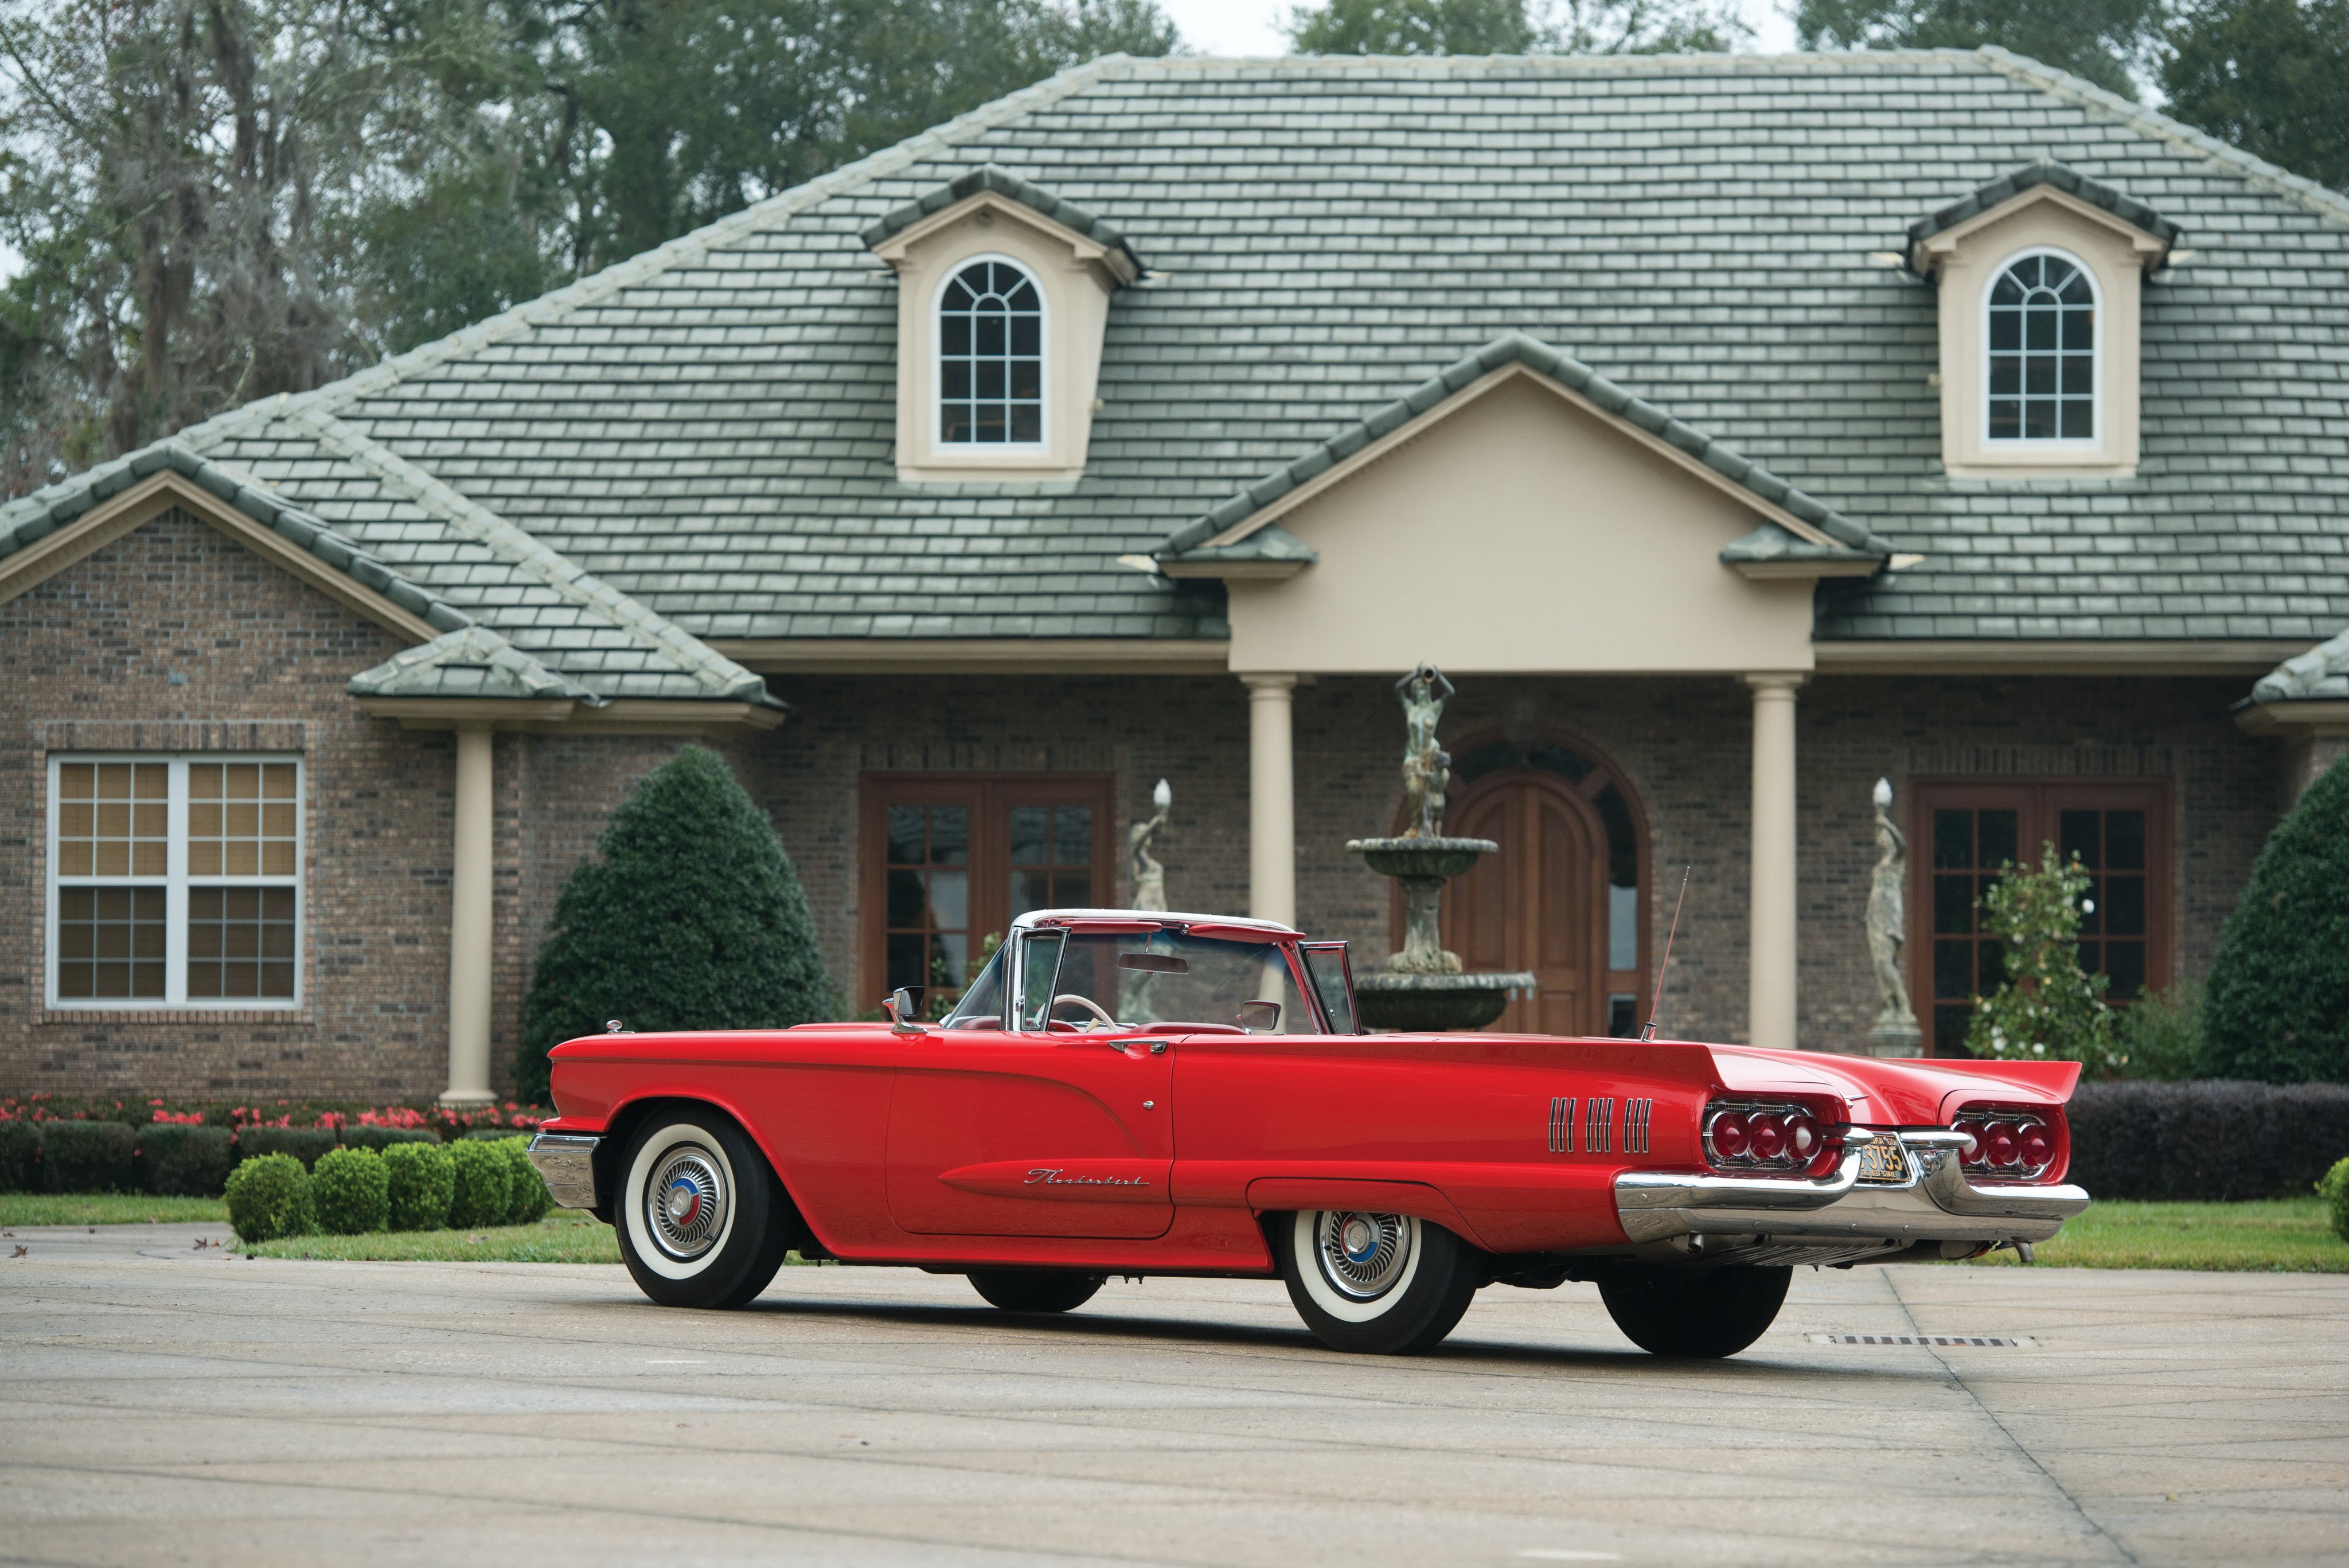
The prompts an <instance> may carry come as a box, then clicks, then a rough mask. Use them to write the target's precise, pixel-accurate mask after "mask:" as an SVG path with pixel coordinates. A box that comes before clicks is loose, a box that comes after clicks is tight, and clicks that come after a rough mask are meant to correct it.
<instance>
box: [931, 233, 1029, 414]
mask: <svg viewBox="0 0 2349 1568" xmlns="http://www.w3.org/2000/svg"><path fill="white" fill-rule="evenodd" d="M980 262H996V263H999V264H1000V265H1004V266H1008V267H1009V268H1011V269H1012V270H1013V271H1014V272H1017V273H1018V274H1019V275H1020V276H1021V277H1024V278H1026V279H1027V280H1028V285H1029V286H1030V287H1031V288H1033V289H1034V290H1035V291H1036V350H1037V362H1036V428H1037V429H1038V430H1040V431H1042V432H1043V439H1042V440H1041V441H948V440H947V421H946V401H947V400H946V383H947V377H946V344H947V334H946V319H945V316H944V314H943V312H944V307H945V305H946V298H947V288H948V287H949V286H952V285H953V283H954V280H955V279H956V278H957V277H960V276H961V275H963V274H964V273H965V272H967V271H968V270H969V269H970V268H971V267H974V266H976V265H978V264H979V263H980ZM929 329H930V450H931V451H932V452H940V453H947V452H951V453H953V454H954V455H956V456H957V457H962V456H968V455H971V454H983V453H990V452H1002V453H1004V454H1006V455H1008V456H1014V457H1034V456H1037V455H1039V454H1040V453H1044V452H1050V450H1051V447H1052V291H1051V290H1050V289H1049V288H1046V287H1045V286H1044V280H1043V279H1042V278H1041V277H1039V276H1038V275H1036V269H1035V268H1034V267H1031V266H1030V265H1028V264H1027V263H1026V262H1023V261H1021V260H1020V259H1019V257H1017V256H1008V255H1005V254H1003V253H1002V252H1000V251H976V252H973V253H972V254H969V255H967V256H963V257H960V258H958V259H957V260H956V261H954V262H951V263H949V264H948V265H947V267H946V269H945V270H944V271H943V272H941V273H940V274H939V275H938V281H937V286H936V287H935V288H933V289H931V290H930V315H929Z"/></svg>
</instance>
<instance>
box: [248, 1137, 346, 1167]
mask: <svg viewBox="0 0 2349 1568" xmlns="http://www.w3.org/2000/svg"><path fill="white" fill-rule="evenodd" d="M332 1147H335V1134H334V1129H333V1128H331V1127H240V1128H238V1129H237V1134H236V1157H237V1158H239V1159H252V1158H254V1157H255V1156H257V1155H264V1154H290V1155H292V1156H293V1157H294V1158H295V1159H298V1160H300V1161H301V1162H302V1168H303V1169H305V1170H307V1169H309V1168H311V1167H313V1166H315V1165H316V1164H317V1163H318V1157H319V1156H320V1155H322V1154H324V1153H326V1151H327V1150H328V1149H330V1148H332Z"/></svg>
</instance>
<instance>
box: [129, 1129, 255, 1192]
mask: <svg viewBox="0 0 2349 1568" xmlns="http://www.w3.org/2000/svg"><path fill="white" fill-rule="evenodd" d="M139 1163H140V1167H141V1168H143V1170H144V1172H145V1178H146V1179H145V1183H144V1185H145V1187H146V1189H147V1190H148V1191H150V1192H152V1193H156V1194H158V1195H159V1196H164V1197H177V1198H217V1197H219V1196H220V1193H221V1189H222V1185H223V1184H224V1183H225V1182H226V1181H227V1180H228V1173H229V1168H230V1167H231V1166H233V1165H234V1164H235V1163H236V1150H235V1148H234V1147H232V1145H231V1140H230V1137H229V1130H228V1128H226V1127H196V1126H193V1125H191V1124H189V1123H186V1122H157V1123H155V1124H154V1125H152V1126H150V1127H140V1129H139Z"/></svg>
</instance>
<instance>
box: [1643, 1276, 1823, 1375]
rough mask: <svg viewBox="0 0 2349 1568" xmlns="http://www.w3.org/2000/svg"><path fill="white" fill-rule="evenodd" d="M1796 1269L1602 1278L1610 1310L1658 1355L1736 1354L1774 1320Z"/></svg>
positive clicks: (1645, 1347) (1755, 1338)
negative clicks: (1787, 1283) (1788, 1282)
mask: <svg viewBox="0 0 2349 1568" xmlns="http://www.w3.org/2000/svg"><path fill="white" fill-rule="evenodd" d="M1794 1272H1795V1271H1794V1270H1792V1269H1737V1268H1731V1269H1716V1270H1714V1271H1713V1272H1712V1273H1709V1274H1673V1273H1665V1272H1638V1273H1621V1274H1617V1275H1615V1276H1614V1277H1612V1278H1610V1279H1604V1280H1601V1281H1599V1300H1600V1301H1603V1302H1605V1303H1607V1315H1608V1316H1609V1317H1611V1318H1613V1319H1614V1320H1615V1326H1616V1327H1617V1328H1619V1329H1621V1330H1622V1331H1623V1333H1624V1335H1625V1336H1626V1337H1627V1338H1629V1339H1630V1342H1631V1343H1632V1344H1634V1345H1638V1346H1639V1347H1640V1349H1642V1350H1646V1351H1652V1352H1653V1353H1654V1354H1656V1355H1695V1356H1721V1355H1736V1354H1737V1353H1738V1352H1739V1351H1741V1350H1743V1349H1744V1348H1745V1347H1746V1346H1747V1345H1751V1344H1753V1343H1754V1341H1755V1340H1757V1339H1759V1338H1761V1337H1762V1333H1763V1331H1764V1329H1766V1328H1768V1327H1769V1326H1770V1324H1772V1323H1773V1322H1774V1321H1775V1320H1776V1318H1777V1316H1778V1308H1779V1307H1780V1306H1781V1305H1782V1304H1784V1303H1785V1300H1786V1282H1787V1281H1788V1280H1789V1279H1791V1278H1792V1277H1793V1276H1794Z"/></svg>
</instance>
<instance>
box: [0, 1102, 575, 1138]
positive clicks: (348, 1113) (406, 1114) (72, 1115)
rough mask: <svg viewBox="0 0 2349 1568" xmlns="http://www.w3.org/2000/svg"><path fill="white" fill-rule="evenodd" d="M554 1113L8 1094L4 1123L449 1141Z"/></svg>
mask: <svg viewBox="0 0 2349 1568" xmlns="http://www.w3.org/2000/svg"><path fill="white" fill-rule="evenodd" d="M551 1116H554V1109H553V1108H552V1107H551V1106H526V1105H523V1104H522V1103H521V1102H519V1101H516V1100H505V1101H502V1102H500V1103H499V1104H497V1105H493V1106H466V1107H464V1108H462V1109H457V1108H453V1107H450V1106H439V1105H421V1106H366V1105H354V1104H341V1105H319V1104H315V1103H313V1102H310V1101H306V1100H271V1101H262V1102H258V1103H245V1102H241V1101H233V1100H216V1101H171V1100H166V1099H160V1098H159V1099H148V1100H145V1101H140V1100H139V1099H136V1098H133V1099H115V1098H111V1097H101V1098H98V1099H72V1098H67V1097H64V1096H56V1095H0V1122H15V1121H26V1122H68V1121H70V1122H87V1121H116V1122H127V1123H129V1125H130V1126H132V1127H144V1126H148V1125H150V1124H152V1123H156V1122H171V1123H181V1124H187V1125H202V1126H206V1127H325V1128H327V1129H328V1130H330V1131H336V1132H339V1131H340V1130H342V1129H343V1128H344V1127H427V1128H429V1129H430V1130H432V1131H433V1132H436V1133H439V1134H440V1136H441V1137H443V1138H444V1139H453V1138H460V1137H464V1136H465V1135H466V1134H467V1133H469V1132H472V1131H473V1130H475V1129H476V1128H484V1127H493V1128H497V1129H500V1130H505V1131H513V1132H531V1131H533V1130H535V1129H536V1128H537V1127H538V1124H539V1123H541V1122H543V1121H545V1120H546V1119H548V1118H549V1117H551Z"/></svg>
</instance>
